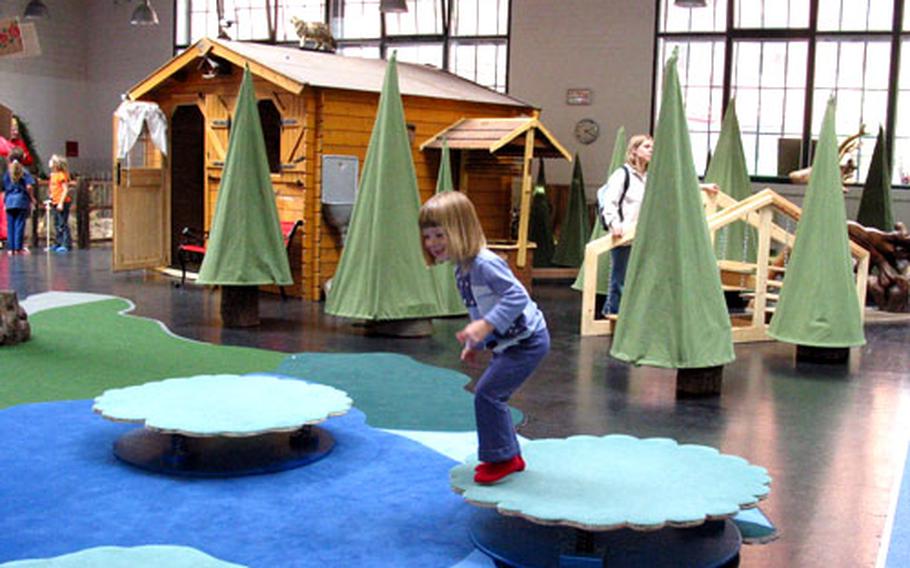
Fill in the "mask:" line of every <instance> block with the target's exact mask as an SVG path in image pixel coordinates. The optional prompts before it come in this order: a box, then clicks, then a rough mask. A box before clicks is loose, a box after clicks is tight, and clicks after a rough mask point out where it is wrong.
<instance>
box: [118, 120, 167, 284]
mask: <svg viewBox="0 0 910 568" xmlns="http://www.w3.org/2000/svg"><path fill="white" fill-rule="evenodd" d="M116 143H117V119H116V118H114V144H115V148H114V177H113V179H114V197H113V201H114V203H113V206H114V251H113V258H112V259H111V269H112V270H115V271H119V270H136V269H140V268H154V267H157V266H166V265H167V264H168V262H169V258H168V256H169V254H168V253H169V250H168V243H169V242H170V198H169V195H170V192H169V191H168V187H167V175H166V171H167V169H166V160H165V158H164V156H163V155H162V154H161V153H160V152H158V151H157V150H156V149H155V147H154V145H153V144H152V143H151V140H150V139H149V137H148V132H147V131H144V132H143V134H142V135H141V136H140V137H139V141H138V142H136V145H135V146H134V147H133V149H132V151H131V152H130V155H129V157H127V158H124V159H119V158H117V150H116Z"/></svg>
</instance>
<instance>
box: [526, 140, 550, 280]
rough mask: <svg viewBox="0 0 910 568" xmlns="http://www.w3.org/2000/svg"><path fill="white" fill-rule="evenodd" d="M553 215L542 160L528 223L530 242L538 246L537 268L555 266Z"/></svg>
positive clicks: (535, 252)
mask: <svg viewBox="0 0 910 568" xmlns="http://www.w3.org/2000/svg"><path fill="white" fill-rule="evenodd" d="M552 215H553V212H552V211H551V210H550V200H549V199H547V174H546V172H545V171H544V166H543V158H541V159H540V167H539V168H538V170H537V182H535V183H534V194H533V195H532V196H531V219H530V221H529V223H528V240H529V241H531V242H532V243H534V244H536V245H537V248H536V249H534V267H535V268H547V267H550V266H553V263H552V262H551V261H552V260H553V220H552Z"/></svg>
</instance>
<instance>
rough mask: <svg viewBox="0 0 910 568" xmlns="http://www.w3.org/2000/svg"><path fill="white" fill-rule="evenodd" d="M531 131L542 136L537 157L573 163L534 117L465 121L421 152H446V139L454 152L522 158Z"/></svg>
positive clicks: (537, 141)
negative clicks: (483, 152)
mask: <svg viewBox="0 0 910 568" xmlns="http://www.w3.org/2000/svg"><path fill="white" fill-rule="evenodd" d="M531 128H534V129H536V130H537V132H538V133H539V135H537V136H535V137H534V154H533V155H534V156H537V157H542V158H565V159H567V160H571V159H572V156H571V154H569V152H568V151H567V150H566V149H565V148H564V147H563V146H562V144H560V143H559V141H558V140H556V138H555V137H554V136H553V135H552V134H551V133H550V131H549V130H547V129H546V128H545V127H544V125H543V124H541V122H540V120H538V119H537V118H536V117H533V116H519V117H515V118H463V119H461V120H459V121H458V122H456V123H455V124H453V125H452V126H449V127H448V128H446V129H444V130H443V131H441V132H439V133H438V134H436V135H435V136H433V137H432V138H430V139H429V140H427V141H426V142H424V143H423V144H421V145H420V149H421V150H425V149H426V148H442V141H443V139H445V141H446V142H447V143H448V145H449V148H451V149H453V150H489V152H490V153H491V154H499V155H507V156H522V155H524V144H525V137H524V136H523V135H524V133H525V132H527V131H528V130H529V129H531Z"/></svg>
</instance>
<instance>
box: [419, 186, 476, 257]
mask: <svg viewBox="0 0 910 568" xmlns="http://www.w3.org/2000/svg"><path fill="white" fill-rule="evenodd" d="M419 223H420V229H421V231H422V230H423V229H428V228H431V227H440V228H441V229H442V230H443V231H444V232H445V235H446V240H447V241H448V253H449V258H450V259H451V260H452V261H454V262H456V263H458V264H461V265H465V264H468V263H470V262H471V261H472V260H473V259H474V257H475V256H477V253H479V252H480V249H482V248H483V247H485V246H486V244H487V240H486V238H485V237H484V235H483V229H482V228H481V227H480V219H478V218H477V211H475V210H474V204H473V203H471V200H470V199H468V198H467V196H465V194H463V193H461V192H460V191H446V192H443V193H437V194H436V195H434V196H433V197H431V198H430V199H429V200H427V202H426V203H424V204H423V206H422V207H421V208H420V219H419ZM423 257H424V259H425V260H426V261H427V264H433V263H434V259H433V257H432V255H431V254H430V253H429V252H428V251H427V250H426V248H424V249H423Z"/></svg>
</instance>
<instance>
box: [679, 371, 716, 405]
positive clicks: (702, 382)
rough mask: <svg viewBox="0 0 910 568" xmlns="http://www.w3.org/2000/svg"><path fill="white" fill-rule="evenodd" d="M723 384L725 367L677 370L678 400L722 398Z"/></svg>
mask: <svg viewBox="0 0 910 568" xmlns="http://www.w3.org/2000/svg"><path fill="white" fill-rule="evenodd" d="M723 382H724V366H723V365H718V366H716V367H696V368H692V369H677V371H676V396H677V397H678V398H698V397H705V396H720V391H721V386H722V385H723Z"/></svg>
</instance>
